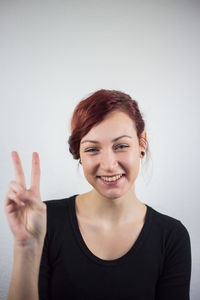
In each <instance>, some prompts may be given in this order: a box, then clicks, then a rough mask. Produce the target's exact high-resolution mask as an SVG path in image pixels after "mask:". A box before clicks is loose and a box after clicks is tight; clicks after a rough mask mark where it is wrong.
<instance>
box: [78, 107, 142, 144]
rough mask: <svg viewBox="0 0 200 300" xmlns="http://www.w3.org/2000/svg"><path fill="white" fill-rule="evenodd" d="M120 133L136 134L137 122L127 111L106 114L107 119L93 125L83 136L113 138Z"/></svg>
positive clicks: (98, 138)
mask: <svg viewBox="0 0 200 300" xmlns="http://www.w3.org/2000/svg"><path fill="white" fill-rule="evenodd" d="M120 135H131V136H135V135H136V129H135V123H134V121H133V120H132V119H131V118H130V117H129V116H128V114H127V113H124V112H121V111H114V112H111V113H109V114H108V115H106V117H105V119H104V120H103V121H102V122H100V123H99V124H97V125H96V126H94V127H92V128H91V130H90V131H89V132H88V133H87V134H86V135H85V136H84V137H83V138H82V140H84V139H86V138H90V139H96V140H100V139H106V138H108V139H113V138H115V137H117V136H120Z"/></svg>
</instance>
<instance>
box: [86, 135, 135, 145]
mask: <svg viewBox="0 0 200 300" xmlns="http://www.w3.org/2000/svg"><path fill="white" fill-rule="evenodd" d="M123 137H128V138H130V139H131V138H132V136H129V135H121V136H119V137H117V138H115V139H114V140H112V142H116V141H118V140H119V139H121V138H123ZM84 143H93V144H98V143H99V142H98V141H92V140H84V141H82V142H81V144H84Z"/></svg>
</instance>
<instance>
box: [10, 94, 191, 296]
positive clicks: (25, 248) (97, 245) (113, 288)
mask: <svg viewBox="0 0 200 300" xmlns="http://www.w3.org/2000/svg"><path fill="white" fill-rule="evenodd" d="M68 142H69V149H70V152H71V153H72V155H73V157H74V159H77V160H79V162H80V164H81V165H82V168H83V172H84V175H85V178H86V180H87V181H88V182H89V184H90V185H91V186H92V187H93V188H92V189H91V190H90V191H89V192H87V193H84V194H76V195H73V196H71V197H69V198H65V199H57V200H51V201H42V199H41V196H40V185H39V184H40V167H39V157H38V154H37V153H33V163H32V177H31V178H32V180H31V187H30V189H29V190H27V189H26V185H25V179H24V174H23V170H22V166H21V163H20V159H19V156H18V154H17V152H12V157H13V162H14V167H15V173H16V181H11V182H10V185H9V192H8V193H7V196H6V201H5V210H6V214H7V218H8V222H9V225H10V228H11V230H12V232H13V234H14V238H15V244H14V266H13V273H12V279H11V284H10V290H9V295H8V300H11V299H15V300H16V299H20V300H22V299H34V300H35V299H41V300H45V299H56V300H58V299H59V300H60V299H73V300H76V299H77V300H78V299H81V300H83V299H85V300H96V299H99V300H100V299H101V300H107V299H109V300H110V299H115V300H118V299H121V300H122V299H123V300H126V299H127V300H128V299H135V300H169V299H170V300H178V299H181V300H189V289H190V274H191V248H190V238H189V234H188V231H187V229H186V228H185V226H184V225H183V224H182V223H181V222H180V221H179V220H177V219H175V218H172V217H170V216H167V215H164V214H161V213H160V212H157V211H156V210H154V209H153V208H152V207H150V206H148V205H147V204H145V203H143V202H142V201H141V200H140V199H138V198H137V196H136V193H135V181H136V179H137V176H138V173H139V168H140V162H141V160H142V159H143V158H144V157H145V155H148V143H147V134H146V131H145V123H144V120H143V118H142V115H141V113H140V111H139V108H138V104H137V102H136V101H134V100H133V99H131V97H130V96H129V95H127V94H125V93H122V92H120V91H115V90H99V91H97V92H95V93H94V94H92V95H91V96H89V97H88V98H87V99H84V100H82V101H81V102H80V103H79V104H78V105H77V107H76V108H75V110H74V114H73V117H72V121H71V136H70V138H69V141H68Z"/></svg>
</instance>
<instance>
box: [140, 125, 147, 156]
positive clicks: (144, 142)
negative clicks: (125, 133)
mask: <svg viewBox="0 0 200 300" xmlns="http://www.w3.org/2000/svg"><path fill="white" fill-rule="evenodd" d="M139 143H140V151H144V152H145V151H146V146H147V133H146V131H145V130H144V131H143V132H142V133H141V135H140V141H139Z"/></svg>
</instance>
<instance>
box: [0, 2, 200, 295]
mask: <svg viewBox="0 0 200 300" xmlns="http://www.w3.org/2000/svg"><path fill="white" fill-rule="evenodd" d="M199 30H200V1H198V0H197V1H195V0H188V1H186V0H182V1H181V0H179V1H178V0H166V1H164V0H161V1H159V0H157V1H156V0H154V1H152V0H146V1H141V0H138V1H136V0H135V1H134V0H125V1H124V0H121V1H119V0H118V1H117V0H115V1H114V0H113V1H111V0H110V1H109V0H108V1H106V0H104V1H102V0H101V1H97V0H90V1H89V0H85V1H81V0H79V1H78V0H76V1H74V0H70V1H67V0H66V1H64V0H57V1H35V0H33V1H31V0H30V1H27V0H24V1H19V0H15V1H14V0H13V1H11V0H1V1H0V85H1V87H0V145H1V152H0V153H1V155H0V197H1V202H0V205H1V207H0V241H1V242H0V270H1V272H0V299H2V300H3V299H6V295H7V292H8V288H9V282H10V277H11V270H12V262H13V257H12V251H13V236H12V233H11V231H10V229H9V226H8V223H7V219H6V216H5V213H4V199H5V194H6V192H7V189H8V184H9V182H10V181H11V180H13V179H15V178H14V170H13V165H12V161H11V151H13V150H16V151H18V153H19V155H20V157H21V159H22V163H23V167H24V171H25V175H26V178H27V186H28V187H29V184H30V172H31V156H32V152H34V151H37V152H38V153H39V155H40V161H41V171H42V175H41V193H42V195H43V200H47V199H58V198H62V197H67V196H70V195H72V194H76V193H83V192H85V191H87V190H89V189H90V188H91V187H90V186H89V185H88V184H87V182H86V181H85V179H84V177H83V174H82V171H81V168H80V171H78V170H77V161H75V160H73V158H72V156H71V155H70V153H69V151H68V144H67V140H68V137H69V128H70V127H69V124H70V118H71V115H72V112H73V109H74V107H75V105H76V104H77V103H78V102H79V101H80V100H81V99H82V98H83V97H86V96H87V95H88V94H89V93H91V92H93V91H96V90H97V89H100V88H107V89H117V90H121V91H124V92H126V93H129V94H130V95H131V96H132V97H133V98H135V99H136V100H137V101H138V103H139V107H140V108H141V111H142V112H143V114H144V118H145V120H146V130H147V134H148V138H149V144H150V150H151V156H152V160H151V161H150V164H151V165H152V173H151V174H150V176H149V175H147V173H146V175H145V174H144V175H145V177H146V178H147V177H148V179H150V180H149V182H148V183H146V181H145V179H143V177H142V176H141V175H140V176H139V178H138V180H137V182H136V191H137V195H138V197H139V198H140V200H141V201H143V202H145V203H147V204H148V205H150V206H152V207H153V208H154V209H156V210H158V211H160V212H162V213H166V214H168V215H170V216H173V217H175V218H177V219H180V220H181V221H182V222H183V224H184V225H185V226H186V227H187V228H188V231H189V233H190V237H191V244H192V263H193V265H192V280H191V300H197V299H199V298H198V296H199V295H200V288H199V278H200V259H199V252H200V240H199V225H200V222H199V210H200V204H199V200H200V197H199V196H200V192H199V167H200V163H199V150H200V142H199V129H200V126H199V113H200V104H199V100H200V99H199V98H200V87H199V82H200V76H199V74H200V72H199V70H200V61H199V53H200V35H199V32H200V31H199ZM144 173H145V172H144Z"/></svg>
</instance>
